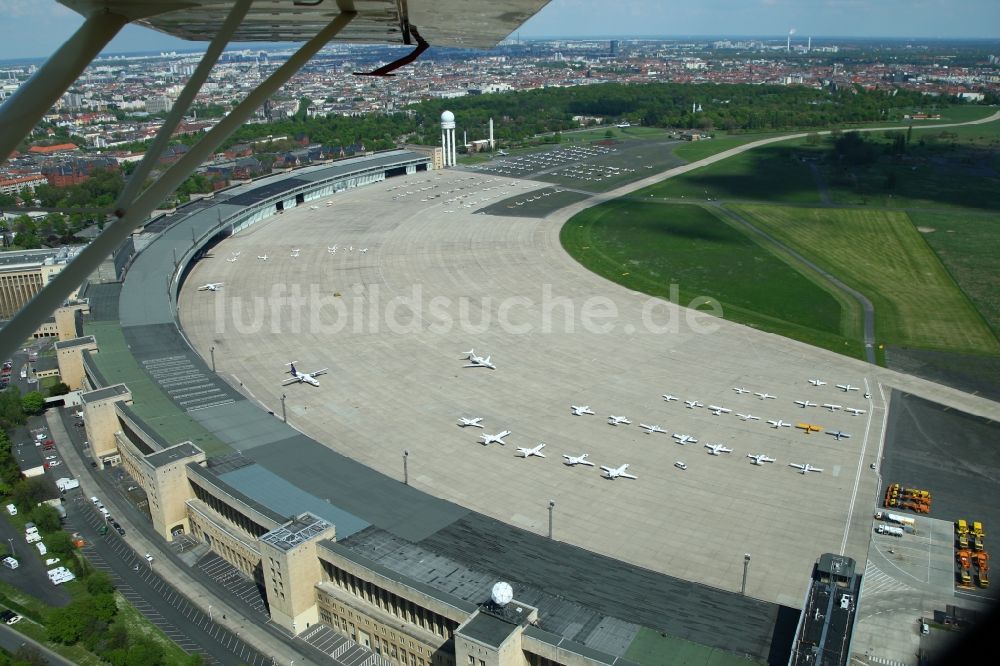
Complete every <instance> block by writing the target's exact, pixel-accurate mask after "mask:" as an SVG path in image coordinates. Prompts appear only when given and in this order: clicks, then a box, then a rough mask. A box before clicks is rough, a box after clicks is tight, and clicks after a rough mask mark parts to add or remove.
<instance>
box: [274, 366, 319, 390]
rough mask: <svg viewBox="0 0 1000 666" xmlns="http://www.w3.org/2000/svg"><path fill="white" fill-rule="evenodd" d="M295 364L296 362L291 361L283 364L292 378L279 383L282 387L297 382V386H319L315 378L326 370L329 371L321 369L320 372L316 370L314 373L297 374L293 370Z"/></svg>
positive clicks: (296, 371) (297, 372)
mask: <svg viewBox="0 0 1000 666" xmlns="http://www.w3.org/2000/svg"><path fill="white" fill-rule="evenodd" d="M295 363H296V361H292V362H291V363H286V364H285V365H287V366H289V367H290V368H291V370H289V372H290V373H291V375H292V377H291V378H290V379H286V380H285V381H283V382H281V385H282V386H286V385H288V384H291V383H293V382H298V383H299V384H302V383H306V384H312V385H313V386H319V382H318V381H317V380H316V377H318V376H320V375H324V374H326V372H327V370H329V368H323V369H322V370H317V371H316V372H299V371H298V370H296V369H295Z"/></svg>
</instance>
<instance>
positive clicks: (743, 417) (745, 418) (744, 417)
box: [736, 412, 760, 421]
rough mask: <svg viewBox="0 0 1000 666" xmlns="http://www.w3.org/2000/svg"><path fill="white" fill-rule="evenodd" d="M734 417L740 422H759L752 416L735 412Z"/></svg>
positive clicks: (757, 417)
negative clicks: (738, 418)
mask: <svg viewBox="0 0 1000 666" xmlns="http://www.w3.org/2000/svg"><path fill="white" fill-rule="evenodd" d="M736 416H738V417H740V420H741V421H760V417H759V416H754V415H753V414H740V413H739V412H736Z"/></svg>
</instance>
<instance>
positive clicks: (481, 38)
mask: <svg viewBox="0 0 1000 666" xmlns="http://www.w3.org/2000/svg"><path fill="white" fill-rule="evenodd" d="M58 1H59V2H60V3H61V4H63V5H65V6H67V7H69V8H70V9H72V10H74V11H76V12H78V13H80V14H82V15H83V16H89V15H91V14H93V13H96V12H105V11H108V5H111V11H113V12H118V13H121V14H124V15H126V16H129V17H130V18H133V20H134V21H135V22H136V23H139V24H141V25H145V26H147V27H150V28H153V29H154V30H159V31H160V32H165V33H167V34H168V35H173V36H174V37H180V38H181V39H188V40H192V41H202V42H204V41H209V40H211V39H212V37H213V36H214V35H215V34H216V33H217V32H218V31H219V29H220V28H221V27H222V24H223V22H224V21H225V19H226V15H227V14H228V12H229V10H230V9H231V7H232V5H233V2H232V0H229V1H222V2H220V0H185V2H183V3H180V2H178V3H171V4H173V5H174V6H175V8H174V9H172V10H168V11H163V7H164V6H169V5H161V4H159V3H149V2H145V1H143V2H136V1H135V0H117V1H114V2H108V0H58ZM339 4H343V5H344V6H350V7H352V8H353V9H354V10H355V11H356V12H357V14H356V15H355V17H354V18H353V19H352V20H351V23H350V24H349V25H348V26H347V27H346V28H345V29H344V30H343V31H342V32H341V33H340V34H339V35H337V37H336V39H337V40H338V41H347V42H362V43H382V44H416V43H417V39H416V38H415V36H414V35H413V34H412V31H411V27H413V28H416V29H417V30H418V31H419V33H420V37H421V38H423V39H424V40H425V41H427V42H428V43H430V44H431V45H432V46H460V47H471V48H489V47H492V46H495V45H496V44H497V43H498V42H500V41H501V40H503V39H504V38H505V37H506V36H507V35H509V34H510V33H512V32H514V30H516V29H517V28H518V27H520V26H521V24H522V23H524V22H525V21H527V20H528V19H529V18H531V17H532V16H534V15H535V14H536V13H537V12H538V10H540V9H541V8H542V7H544V6H545V5H546V4H548V0H501V1H500V2H497V1H496V0H407V1H406V2H397V0H360V1H357V0H355V1H354V2H350V3H339V2H336V1H335V0H308V1H302V2H294V3H293V2H291V1H290V0H256V1H255V2H254V3H253V4H252V5H251V7H250V10H249V12H247V15H246V18H244V19H243V22H242V24H241V25H240V27H239V29H237V31H236V33H235V34H234V35H233V38H232V40H231V41H234V42H303V41H306V40H308V39H310V38H312V37H313V36H314V35H315V34H316V33H317V32H319V31H320V29H321V28H323V27H325V26H326V25H327V24H328V23H330V21H332V20H333V19H334V18H336V17H337V16H338V15H339V14H340V13H341V12H340V10H339V8H338V5H339ZM156 12H159V13H156ZM144 14H151V15H149V16H144Z"/></svg>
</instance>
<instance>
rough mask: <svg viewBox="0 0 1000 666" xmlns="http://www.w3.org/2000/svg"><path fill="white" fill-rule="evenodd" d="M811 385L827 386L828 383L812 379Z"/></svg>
mask: <svg viewBox="0 0 1000 666" xmlns="http://www.w3.org/2000/svg"><path fill="white" fill-rule="evenodd" d="M809 383H810V384H812V385H813V386H826V382H824V381H823V380H822V379H810V380H809Z"/></svg>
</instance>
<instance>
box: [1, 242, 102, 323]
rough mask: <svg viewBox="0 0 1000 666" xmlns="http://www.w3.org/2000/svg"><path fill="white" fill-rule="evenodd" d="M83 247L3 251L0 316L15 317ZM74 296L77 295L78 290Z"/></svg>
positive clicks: (4, 317)
mask: <svg viewBox="0 0 1000 666" xmlns="http://www.w3.org/2000/svg"><path fill="white" fill-rule="evenodd" d="M81 249H82V246H77V247H72V248H71V247H61V248H59V249H56V250H53V249H46V250H24V251H21V252H4V253H0V319H10V318H11V317H13V316H14V313H16V312H17V311H18V310H20V309H21V308H22V307H23V306H24V304H25V303H27V302H28V301H29V300H31V299H32V298H33V297H34V296H35V294H37V293H38V292H39V291H41V290H42V287H44V286H45V285H47V284H48V283H49V282H50V281H51V280H52V278H53V277H55V275H56V274H58V273H59V272H61V271H62V269H63V268H65V267H66V264H68V263H69V262H70V260H71V259H73V258H74V257H75V256H76V255H77V253H78V252H79V251H80V250H81ZM70 298H76V291H74V292H73V293H72V294H71V296H70Z"/></svg>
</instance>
